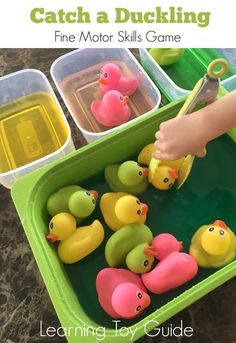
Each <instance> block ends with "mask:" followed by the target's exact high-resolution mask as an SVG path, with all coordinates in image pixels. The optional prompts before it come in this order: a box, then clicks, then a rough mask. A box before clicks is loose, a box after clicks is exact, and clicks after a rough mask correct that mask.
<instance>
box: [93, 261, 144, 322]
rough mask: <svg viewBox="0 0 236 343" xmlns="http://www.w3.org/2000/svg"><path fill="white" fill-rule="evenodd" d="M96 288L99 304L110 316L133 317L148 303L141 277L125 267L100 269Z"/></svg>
mask: <svg viewBox="0 0 236 343" xmlns="http://www.w3.org/2000/svg"><path fill="white" fill-rule="evenodd" d="M96 289H97V293H98V301H99V303H100V305H101V306H102V308H103V309H104V311H105V312H106V313H107V314H109V316H111V317H112V318H126V319H129V318H134V317H136V316H138V315H139V314H141V313H142V312H143V310H144V309H145V308H146V307H148V306H149V305H150V297H149V295H148V294H147V291H146V288H145V287H144V285H143V284H142V281H141V278H140V277H139V276H138V275H136V274H135V273H133V272H131V271H130V270H127V269H117V268H104V269H102V270H101V271H100V272H99V273H98V275H97V278H96Z"/></svg>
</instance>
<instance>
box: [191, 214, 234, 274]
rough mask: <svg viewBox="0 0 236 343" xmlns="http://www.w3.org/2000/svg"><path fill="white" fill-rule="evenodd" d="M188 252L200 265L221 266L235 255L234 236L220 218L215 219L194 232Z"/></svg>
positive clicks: (208, 266)
mask: <svg viewBox="0 0 236 343" xmlns="http://www.w3.org/2000/svg"><path fill="white" fill-rule="evenodd" d="M189 253H190V255H192V256H193V257H194V258H195V260H196V261H197V263H198V265H199V266H200V267H205V268H221V267H223V266H225V265H226V264H228V263H230V262H232V261H233V260H234V259H235V257H236V236H235V234H234V233H233V231H232V230H230V228H229V227H228V226H227V225H226V224H225V223H224V222H223V221H222V220H216V221H215V222H214V223H213V224H211V225H203V226H201V227H200V228H199V229H198V230H197V231H196V232H195V234H194V236H193V238H192V241H191V245H190V250H189Z"/></svg>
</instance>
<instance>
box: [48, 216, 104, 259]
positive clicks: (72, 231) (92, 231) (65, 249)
mask: <svg viewBox="0 0 236 343" xmlns="http://www.w3.org/2000/svg"><path fill="white" fill-rule="evenodd" d="M46 238H47V239H48V240H49V241H50V242H52V243H54V242H56V241H60V243H59V245H58V249H57V253H58V256H59V258H60V259H61V261H62V262H64V263H67V264H71V263H75V262H78V261H79V260H81V259H82V258H84V257H85V256H87V255H89V254H90V253H91V252H92V251H94V250H95V249H96V248H97V247H98V246H99V245H100V244H101V243H102V241H103V238H104V229H103V226H102V224H101V223H100V222H99V221H98V220H94V222H93V223H92V224H91V225H88V226H82V227H80V228H78V229H77V227H76V219H75V217H74V216H72V215H71V214H70V213H66V212H62V213H58V214H57V215H55V216H54V217H53V218H52V219H51V221H50V223H49V234H48V235H47V236H46Z"/></svg>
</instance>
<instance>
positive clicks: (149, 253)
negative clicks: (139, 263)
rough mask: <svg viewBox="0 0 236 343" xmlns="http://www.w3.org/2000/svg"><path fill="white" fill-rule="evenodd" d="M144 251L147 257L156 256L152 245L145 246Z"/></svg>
mask: <svg viewBox="0 0 236 343" xmlns="http://www.w3.org/2000/svg"><path fill="white" fill-rule="evenodd" d="M143 251H144V253H145V254H146V255H147V256H149V257H156V250H155V248H154V247H152V246H151V247H146V248H144V250H143Z"/></svg>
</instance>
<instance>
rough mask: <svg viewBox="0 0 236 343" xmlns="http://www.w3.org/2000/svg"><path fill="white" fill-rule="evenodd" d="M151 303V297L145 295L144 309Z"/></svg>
mask: <svg viewBox="0 0 236 343" xmlns="http://www.w3.org/2000/svg"><path fill="white" fill-rule="evenodd" d="M150 303H151V298H150V297H149V295H148V294H147V293H143V302H142V305H143V308H146V307H148V306H149V305H150Z"/></svg>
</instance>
